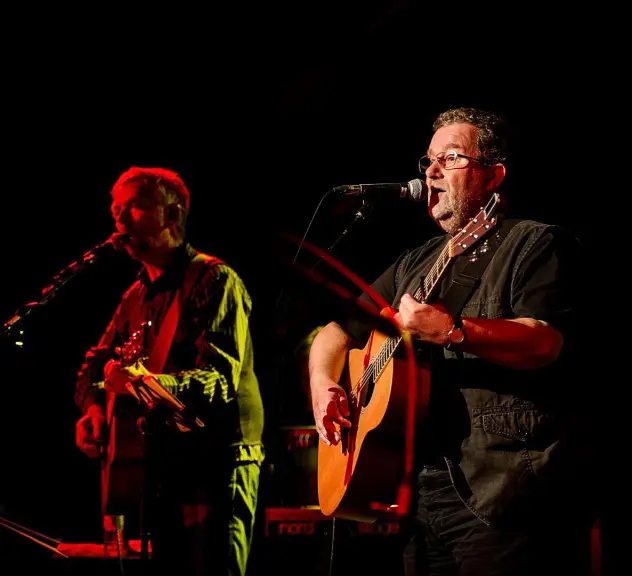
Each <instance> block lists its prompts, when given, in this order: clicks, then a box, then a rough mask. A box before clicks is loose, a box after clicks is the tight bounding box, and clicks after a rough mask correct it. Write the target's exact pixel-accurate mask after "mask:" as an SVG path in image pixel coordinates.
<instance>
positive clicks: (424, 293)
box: [372, 239, 453, 379]
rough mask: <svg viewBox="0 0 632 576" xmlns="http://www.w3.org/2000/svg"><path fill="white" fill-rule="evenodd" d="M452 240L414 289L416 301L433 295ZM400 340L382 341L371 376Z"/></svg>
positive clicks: (443, 272) (425, 300) (448, 256)
mask: <svg viewBox="0 0 632 576" xmlns="http://www.w3.org/2000/svg"><path fill="white" fill-rule="evenodd" d="M452 242H453V240H452V239H450V241H449V242H448V243H447V244H446V245H445V246H444V248H443V250H441V253H440V254H439V257H438V258H437V260H436V261H435V263H434V264H433V266H432V268H431V269H430V272H428V274H427V275H426V277H425V278H424V280H423V282H421V283H420V285H419V288H417V290H415V293H414V294H413V298H414V299H415V300H417V302H427V301H428V299H429V298H430V296H432V295H434V293H435V290H436V289H437V287H438V285H439V282H440V280H441V279H442V278H443V276H444V274H445V272H446V270H447V269H448V264H449V263H450V259H451V258H452V256H451V255H450V254H451V252H452ZM402 340H403V338H402V337H401V336H390V337H389V338H387V339H386V340H385V341H384V344H383V345H382V348H381V349H380V351H379V352H378V354H377V355H376V356H375V359H374V360H373V362H372V365H373V377H374V378H375V379H377V378H379V375H380V374H381V373H382V370H383V369H384V367H385V366H386V364H387V363H388V361H389V360H390V359H391V358H392V356H393V354H395V351H396V350H397V348H398V347H399V345H400V344H401V342H402Z"/></svg>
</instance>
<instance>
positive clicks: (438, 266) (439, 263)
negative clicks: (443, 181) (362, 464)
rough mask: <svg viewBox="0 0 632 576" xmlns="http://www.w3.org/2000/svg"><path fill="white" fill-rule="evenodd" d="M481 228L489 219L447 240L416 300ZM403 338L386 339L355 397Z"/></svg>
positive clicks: (374, 376)
mask: <svg viewBox="0 0 632 576" xmlns="http://www.w3.org/2000/svg"><path fill="white" fill-rule="evenodd" d="M473 222H474V223H477V224H478V219H474V220H473ZM481 228H486V229H487V230H486V231H489V230H490V229H491V226H489V225H488V223H487V221H485V220H483V224H482V225H481V226H479V227H478V228H477V229H476V231H472V232H467V230H463V231H462V232H461V234H459V235H457V236H455V237H454V238H451V239H450V240H449V241H448V242H447V244H446V245H445V247H444V248H443V250H442V251H441V253H440V254H439V256H438V258H437V260H436V261H435V263H434V264H433V266H432V268H431V269H430V271H429V272H428V274H427V275H426V277H425V278H424V281H423V288H424V290H423V292H422V293H421V294H419V292H420V290H421V286H420V287H419V288H418V289H417V290H416V291H415V296H414V298H415V300H417V301H418V302H419V301H420V298H421V297H422V296H423V294H429V293H430V292H431V290H432V288H434V285H435V284H436V282H437V281H438V280H439V278H440V277H441V274H442V273H443V271H444V270H445V267H446V266H447V264H448V262H449V260H450V254H451V253H452V252H453V250H454V247H455V246H458V245H459V244H460V243H461V241H462V240H461V238H462V236H463V234H465V235H466V236H467V235H469V236H471V237H473V238H475V239H476V240H479V239H480V236H479V231H480V229H481ZM429 279H430V281H429ZM401 340H402V338H401V336H400V337H398V338H393V337H390V338H387V339H386V340H385V341H384V343H383V344H382V346H381V348H380V350H379V351H378V353H377V354H376V355H375V356H374V357H373V360H372V361H371V362H370V363H369V365H368V366H367V367H366V368H365V370H364V371H363V373H362V376H361V377H360V380H359V381H358V385H357V386H352V387H351V392H350V393H351V395H352V397H353V398H354V399H359V395H360V394H361V393H362V391H363V390H364V388H365V387H366V385H367V384H368V383H369V382H371V381H372V380H373V381H375V380H376V379H377V378H378V377H379V374H380V373H381V372H382V370H383V369H384V366H386V363H387V362H388V360H389V359H390V357H391V355H392V354H393V352H395V350H396V349H397V346H399V344H400V342H401ZM376 365H379V369H378V370H375V366H376Z"/></svg>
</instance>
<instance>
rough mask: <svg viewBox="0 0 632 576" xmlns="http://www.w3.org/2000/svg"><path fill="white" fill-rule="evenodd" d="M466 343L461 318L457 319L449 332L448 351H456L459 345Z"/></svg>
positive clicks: (446, 346)
mask: <svg viewBox="0 0 632 576" xmlns="http://www.w3.org/2000/svg"><path fill="white" fill-rule="evenodd" d="M463 342H465V332H463V324H462V323H461V318H460V317H459V318H456V319H455V320H454V324H453V325H452V328H450V331H449V332H448V342H447V343H446V345H445V348H446V350H454V348H456V347H457V346H459V344H463Z"/></svg>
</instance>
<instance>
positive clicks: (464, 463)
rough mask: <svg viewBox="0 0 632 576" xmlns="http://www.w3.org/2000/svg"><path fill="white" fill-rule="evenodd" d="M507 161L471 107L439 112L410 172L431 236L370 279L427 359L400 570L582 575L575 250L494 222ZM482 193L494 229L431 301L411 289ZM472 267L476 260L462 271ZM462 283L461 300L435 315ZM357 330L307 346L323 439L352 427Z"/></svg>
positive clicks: (503, 202)
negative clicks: (350, 389)
mask: <svg viewBox="0 0 632 576" xmlns="http://www.w3.org/2000/svg"><path fill="white" fill-rule="evenodd" d="M509 160H510V150H509V143H508V138H507V127H506V125H505V123H504V122H503V120H502V119H501V118H499V117H497V116H496V115H494V114H491V113H488V112H485V111H482V110H477V109H473V108H459V109H454V110H448V111H446V112H444V113H442V114H440V115H439V116H438V117H437V119H436V120H435V122H434V125H433V136H432V139H431V141H430V145H429V147H428V150H427V154H426V155H425V156H423V157H422V158H421V159H420V161H419V169H420V170H421V172H422V173H423V174H424V176H425V179H426V184H427V185H428V189H429V193H428V212H429V215H430V216H431V217H432V219H433V220H434V221H435V222H436V224H437V225H438V227H439V228H440V229H441V230H442V231H443V233H444V234H442V235H440V236H437V237H435V238H433V239H431V240H429V241H428V242H426V243H425V244H424V245H422V246H420V247H418V248H416V249H413V250H409V251H406V252H405V253H404V254H402V255H401V256H400V257H399V258H398V259H397V261H396V262H394V263H393V264H392V265H391V266H390V267H389V268H388V269H386V270H385V272H384V273H383V274H382V275H381V276H380V277H379V278H377V280H375V282H374V283H373V285H372V288H373V289H375V290H376V291H377V292H378V294H380V295H381V296H382V297H383V298H384V299H385V300H386V301H387V302H389V303H391V305H392V306H393V308H394V309H396V310H397V313H396V315H395V320H396V321H397V322H398V323H399V324H400V326H401V328H402V329H405V330H407V331H408V332H409V333H410V334H411V336H412V337H413V341H414V343H415V348H416V351H417V353H418V355H419V357H421V358H422V359H423V361H424V362H430V365H431V392H430V400H429V403H428V411H427V413H426V417H425V418H424V420H423V422H420V423H418V427H417V430H418V435H417V437H416V439H415V447H416V452H417V453H416V459H415V461H416V475H417V481H418V483H417V486H416V489H417V491H418V492H417V494H418V500H417V502H415V503H414V504H413V505H412V506H411V508H412V509H411V518H410V519H409V520H410V522H409V523H408V522H407V523H406V524H407V529H409V530H410V539H409V540H408V543H407V546H406V550H405V554H404V565H405V570H406V574H407V576H409V575H414V574H450V575H455V574H459V575H463V576H464V575H467V576H474V575H476V576H481V575H485V576H492V575H512V576H516V575H527V574H538V575H539V576H542V575H544V574H573V575H579V574H588V573H589V568H590V562H589V547H588V543H589V541H588V538H589V533H590V527H591V523H592V515H591V502H590V498H589V495H588V494H586V493H583V492H580V486H579V485H578V482H577V479H578V478H581V477H582V476H581V475H580V466H582V467H584V466H586V464H587V462H588V461H587V460H586V457H587V455H588V454H590V449H589V448H590V447H589V443H588V442H587V441H585V432H586V430H585V427H586V426H585V425H586V423H585V422H584V421H583V420H582V416H581V415H580V414H581V409H582V408H583V407H582V406H580V404H581V400H580V399H579V397H580V395H579V394H577V391H576V390H574V389H575V388H576V386H577V380H576V379H574V378H573V375H572V372H571V370H572V369H573V367H574V363H573V359H574V358H577V356H576V355H577V354H578V344H579V342H578V338H577V335H578V334H577V332H578V325H579V310H578V306H579V304H580V302H581V301H582V295H581V294H580V290H581V287H582V286H583V282H582V280H581V278H580V274H581V272H582V270H581V259H582V252H581V249H580V245H579V243H578V242H577V240H576V239H575V238H574V237H573V236H572V235H571V234H569V233H568V232H566V231H565V230H563V229H561V228H560V227H558V226H553V225H548V224H545V223H541V222H536V221H533V220H528V219H515V218H509V217H508V214H507V210H508V202H507V190H506V189H505V184H506V176H507V173H508V170H509V166H510V164H509ZM495 195H498V196H495ZM492 198H499V206H500V210H499V211H498V212H497V214H496V216H498V223H497V226H496V227H495V228H494V229H492V232H491V233H490V234H488V235H486V237H485V238H484V239H481V241H480V242H479V243H475V244H474V245H473V246H472V247H471V249H470V250H469V251H466V252H465V253H464V254H463V255H462V256H458V257H456V258H454V259H453V261H451V262H450V264H449V265H448V266H447V268H446V269H445V273H444V275H443V276H442V277H441V279H440V280H438V282H440V284H439V285H438V290H437V291H436V292H435V294H437V296H436V297H435V298H430V299H429V300H428V301H427V302H425V301H424V298H423V296H422V297H418V298H417V299H415V298H413V296H412V295H413V294H415V292H416V290H417V288H418V287H419V286H420V282H421V281H423V279H424V278H427V276H428V274H429V273H430V271H431V270H433V271H435V272H436V270H437V266H438V265H441V264H442V263H443V262H445V261H446V260H445V254H446V252H445V248H446V246H447V243H448V242H449V241H450V240H451V239H452V238H454V237H455V236H456V235H457V234H458V233H459V231H460V230H461V229H462V228H464V227H465V226H466V225H468V223H470V221H471V219H472V218H473V217H474V216H476V215H477V214H478V213H479V211H480V210H481V207H484V206H487V205H488V202H489V201H490V200H491V199H492ZM442 258H443V260H442ZM486 258H489V259H486ZM479 260H480V261H482V262H483V261H484V262H486V267H485V268H484V269H483V270H480V268H479V276H476V275H474V276H472V275H468V274H467V272H468V271H470V270H473V269H474V268H472V267H473V266H474V263H476V262H477V261H479ZM468 265H469V266H470V268H468ZM479 266H480V265H479ZM477 278H478V279H477ZM468 282H469V283H470V284H469V285H470V286H471V289H470V291H469V293H468V295H467V296H466V297H464V301H463V298H462V299H461V303H460V304H459V305H458V306H457V310H456V312H454V311H452V310H451V309H450V310H449V309H448V306H450V302H452V304H454V302H456V301H457V300H455V299H454V295H455V294H459V290H462V288H463V286H466V287H467V286H468ZM421 285H422V286H424V284H421ZM360 298H362V299H363V300H365V301H366V302H367V303H369V304H372V305H374V303H373V300H372V299H371V298H370V297H369V296H368V295H367V294H366V293H365V294H362V295H361V297H360ZM450 298H452V300H450ZM370 332H371V327H370V326H366V325H363V324H362V323H360V322H358V321H355V320H350V321H347V322H344V323H336V322H331V323H330V324H328V325H327V326H326V327H325V328H323V329H322V330H321V332H320V333H319V334H318V336H317V337H316V339H315V340H314V343H313V345H312V348H311V354H310V386H311V393H312V399H313V410H314V417H315V421H316V426H317V428H318V431H319V433H320V435H321V438H322V441H323V442H325V443H327V444H329V445H337V444H338V443H339V442H340V427H348V426H349V425H350V417H351V413H350V409H349V401H348V398H347V394H346V391H345V390H344V389H343V388H342V387H341V386H340V385H339V380H340V377H341V373H342V368H343V364H344V362H341V358H346V355H347V352H348V351H349V349H351V348H352V347H353V348H362V347H364V346H365V344H366V343H367V341H368V338H369V336H370ZM401 446H403V442H402V444H401ZM394 449H395V448H394ZM375 473H376V474H379V470H376V471H375ZM580 497H581V498H580Z"/></svg>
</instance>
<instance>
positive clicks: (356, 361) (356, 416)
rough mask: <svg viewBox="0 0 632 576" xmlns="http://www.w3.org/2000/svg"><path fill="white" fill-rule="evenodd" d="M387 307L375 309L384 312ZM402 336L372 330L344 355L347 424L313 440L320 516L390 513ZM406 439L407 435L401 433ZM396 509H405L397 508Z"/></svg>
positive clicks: (487, 220) (418, 396)
mask: <svg viewBox="0 0 632 576" xmlns="http://www.w3.org/2000/svg"><path fill="white" fill-rule="evenodd" d="M499 203H500V197H499V195H498V194H495V195H494V196H493V197H492V199H491V200H490V201H489V202H488V204H487V205H486V206H485V208H483V209H481V211H480V212H479V213H478V214H477V215H476V216H475V217H474V218H473V219H472V220H471V221H470V222H469V223H468V224H467V226H465V228H463V230H461V231H460V232H459V233H457V234H456V235H455V236H454V237H452V238H450V240H449V241H448V242H447V244H446V246H445V247H444V248H443V250H442V251H441V253H440V255H439V257H438V258H437V260H436V262H435V263H434V265H433V267H432V269H431V270H430V272H429V273H428V274H427V275H426V276H425V278H424V280H423V283H422V284H421V285H420V286H419V288H418V289H417V290H416V291H415V293H414V294H413V295H412V296H413V298H415V300H417V301H418V302H428V301H430V300H431V299H432V298H433V297H434V295H435V292H436V290H437V288H438V286H439V285H440V280H441V279H442V278H443V276H444V274H445V272H446V270H447V269H448V267H449V264H450V263H451V262H452V260H453V259H454V258H455V257H456V256H459V255H460V254H463V253H465V252H466V251H468V250H469V249H470V248H471V247H472V246H474V245H475V244H477V243H478V242H480V241H481V240H482V239H483V238H485V236H487V235H488V234H489V233H490V232H491V231H492V230H493V229H494V227H495V226H496V223H497V220H496V218H495V217H494V216H493V214H494V213H495V211H496V210H497V208H498V206H499ZM393 312H394V311H393V310H392V309H389V308H385V309H383V310H382V312H381V314H382V315H384V316H388V315H391V314H392V313H393ZM402 341H403V337H402V336H397V337H393V336H387V335H385V334H383V333H381V332H379V331H378V330H375V329H374V330H373V331H372V332H371V335H370V336H369V339H368V341H367V344H366V345H365V347H364V348H362V349H361V350H360V349H351V350H349V353H348V355H347V357H346V358H345V369H344V371H343V374H342V377H341V379H340V382H339V383H340V385H341V386H342V387H343V388H345V390H346V391H347V396H348V401H349V410H350V417H349V418H348V419H349V420H350V422H351V427H350V428H342V429H341V430H340V434H341V441H340V442H339V443H338V444H337V445H331V446H328V445H327V444H326V443H325V442H324V441H323V440H322V439H321V440H320V442H319V445H318V499H319V505H320V509H321V511H322V513H323V514H325V515H327V516H335V517H339V518H344V519H349V520H356V521H361V522H373V521H375V520H377V519H378V518H380V516H382V515H385V514H388V513H392V512H393V508H394V507H396V506H397V502H398V491H399V489H400V487H401V486H402V482H403V480H404V476H405V470H406V461H405V454H406V451H405V438H406V435H407V433H410V429H409V428H407V408H408V406H407V403H408V399H409V393H408V391H409V387H408V386H409V381H410V378H409V374H410V372H409V371H408V366H407V363H406V361H405V360H403V359H400V358H398V357H394V354H395V352H396V351H397V350H398V349H399V348H401V344H402ZM415 378H416V381H415V382H414V385H415V406H414V414H415V419H416V421H417V422H418V421H419V419H421V418H423V416H424V414H425V411H426V408H427V404H428V399H429V395H430V369H429V367H428V366H427V365H426V364H421V365H418V366H416V367H415ZM408 437H410V436H408ZM399 513H404V512H403V511H401V510H400V511H399Z"/></svg>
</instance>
